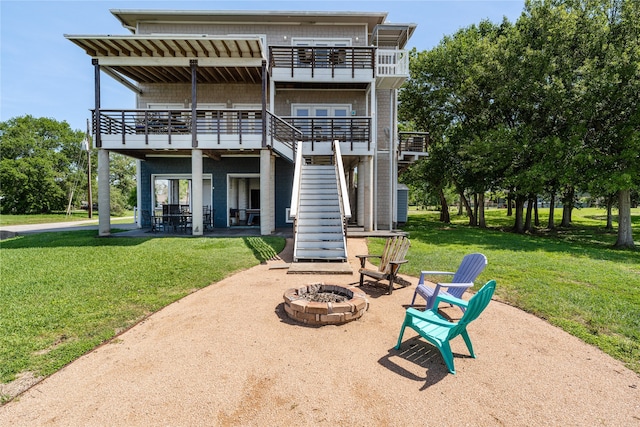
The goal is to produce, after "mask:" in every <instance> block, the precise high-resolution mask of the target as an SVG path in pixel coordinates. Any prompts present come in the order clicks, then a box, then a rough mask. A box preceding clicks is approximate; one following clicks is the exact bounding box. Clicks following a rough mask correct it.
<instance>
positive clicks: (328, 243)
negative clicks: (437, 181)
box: [65, 10, 426, 259]
mask: <svg viewBox="0 0 640 427" xmlns="http://www.w3.org/2000/svg"><path fill="white" fill-rule="evenodd" d="M111 13H112V14H113V15H114V16H115V17H116V18H117V19H118V20H120V22H121V23H122V25H123V26H124V27H125V28H126V29H128V30H129V31H130V32H131V34H126V35H65V37H66V38H67V39H68V40H70V41H72V42H73V43H75V44H76V45H78V46H80V47H81V48H82V49H84V50H85V51H86V53H87V54H88V55H89V56H90V57H91V58H92V64H93V67H94V75H95V106H94V109H93V134H94V144H95V148H96V149H97V150H98V183H99V184H98V185H99V191H98V203H99V209H98V213H99V233H100V235H102V236H105V235H108V234H109V233H110V220H109V197H110V195H109V185H108V182H109V156H110V153H121V154H124V155H127V156H131V157H134V158H136V159H138V163H137V167H138V168H137V170H138V176H137V185H138V207H139V209H140V211H141V212H143V213H144V215H141V219H140V221H141V223H140V225H141V226H147V225H150V224H144V222H145V221H148V219H149V218H155V217H158V218H159V217H161V216H162V215H163V214H165V215H166V214H167V213H168V212H167V210H166V206H168V205H171V206H182V207H184V210H185V211H188V212H189V216H188V222H187V223H185V230H187V227H188V231H189V232H190V233H191V234H193V235H202V234H203V233H204V232H205V230H206V229H207V228H208V227H236V226H245V227H246V226H255V227H260V232H261V234H263V235H268V234H271V233H273V232H274V230H275V229H276V228H283V227H293V228H294V232H295V235H296V253H295V257H296V259H345V258H346V245H345V243H344V239H345V232H346V226H347V224H348V223H349V224H357V225H358V226H360V227H363V228H364V229H365V230H373V229H390V228H392V227H393V226H394V225H395V223H396V215H397V198H396V194H397V193H396V192H397V176H398V167H399V164H401V163H402V159H403V158H407V155H409V157H411V154H412V153H407V152H406V149H405V150H401V148H402V145H401V142H402V141H400V140H399V135H398V133H397V102H398V100H397V93H398V89H399V88H400V87H401V85H402V83H403V82H404V81H405V79H406V78H407V77H408V74H409V67H408V53H407V51H406V50H405V47H406V44H407V42H408V40H409V38H410V37H411V35H412V33H413V31H414V29H415V25H414V24H390V23H387V22H385V21H386V16H387V14H386V13H363V12H280V11H260V12H256V11H251V12H248V11H242V12H240V11H162V10H111ZM105 76H108V77H109V78H114V79H116V80H117V81H118V82H120V83H122V84H123V85H125V86H126V87H127V88H129V89H130V90H132V91H133V92H135V94H136V105H135V106H133V108H131V106H124V105H123V108H122V109H117V110H113V109H103V108H102V107H101V105H100V94H101V79H102V78H104V77H105ZM409 143H410V145H411V147H412V148H410V149H409V151H412V152H415V153H413V154H416V155H420V154H423V153H424V152H425V151H426V146H425V144H424V139H422V137H421V136H420V135H418V136H412V137H411V138H410V140H409ZM403 151H404V152H403ZM163 205H164V206H165V210H164V211H162V206H163Z"/></svg>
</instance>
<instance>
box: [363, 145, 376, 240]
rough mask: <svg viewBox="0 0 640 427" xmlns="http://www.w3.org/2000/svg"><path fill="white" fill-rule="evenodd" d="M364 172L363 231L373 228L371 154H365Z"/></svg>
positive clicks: (372, 170) (372, 171)
mask: <svg viewBox="0 0 640 427" xmlns="http://www.w3.org/2000/svg"><path fill="white" fill-rule="evenodd" d="M365 165H366V172H365V179H364V180H365V182H366V185H365V186H364V187H365V190H364V205H365V208H364V231H372V230H373V229H374V214H375V212H374V210H373V203H374V181H375V180H374V176H373V174H374V167H373V156H367V159H366V161H365Z"/></svg>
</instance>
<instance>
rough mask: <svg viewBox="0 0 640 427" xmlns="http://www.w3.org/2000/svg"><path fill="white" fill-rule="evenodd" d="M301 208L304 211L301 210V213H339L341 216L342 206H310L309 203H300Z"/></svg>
mask: <svg viewBox="0 0 640 427" xmlns="http://www.w3.org/2000/svg"><path fill="white" fill-rule="evenodd" d="M300 206H301V207H302V208H303V209H299V210H300V212H337V213H338V214H340V205H338V204H337V203H334V204H331V205H328V204H326V203H318V204H315V205H314V204H308V203H300Z"/></svg>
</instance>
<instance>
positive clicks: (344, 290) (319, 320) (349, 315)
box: [284, 283, 369, 325]
mask: <svg viewBox="0 0 640 427" xmlns="http://www.w3.org/2000/svg"><path fill="white" fill-rule="evenodd" d="M319 294H326V295H324V296H321V297H320V298H315V299H320V300H327V301H326V302H321V301H314V300H313V299H314V297H315V296H317V295H319ZM332 296H335V297H336V298H332ZM334 299H335V300H343V301H338V302H335V301H332V300H334ZM368 309H369V301H368V300H367V297H366V295H365V293H364V292H362V291H361V290H360V289H358V288H356V287H355V286H348V287H345V286H338V285H326V284H324V283H315V284H311V285H307V286H303V287H300V288H291V289H287V291H286V292H285V293H284V310H285V311H286V312H287V315H288V316H289V318H290V319H292V320H295V321H296V322H300V323H305V324H308V325H338V324H341V323H347V322H350V321H352V320H356V319H359V318H360V317H362V315H363V314H364V312H365V311H367V310H368Z"/></svg>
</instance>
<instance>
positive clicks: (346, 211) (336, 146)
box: [333, 139, 351, 218]
mask: <svg viewBox="0 0 640 427" xmlns="http://www.w3.org/2000/svg"><path fill="white" fill-rule="evenodd" d="M333 154H334V157H335V162H336V168H337V171H336V172H337V174H338V180H339V181H340V185H339V186H338V190H339V191H340V200H341V201H342V203H341V205H342V209H343V215H344V217H345V218H351V204H350V203H349V192H348V191H347V182H346V181H345V179H344V165H343V164H342V152H341V150H340V141H339V140H337V139H336V140H335V141H333Z"/></svg>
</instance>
